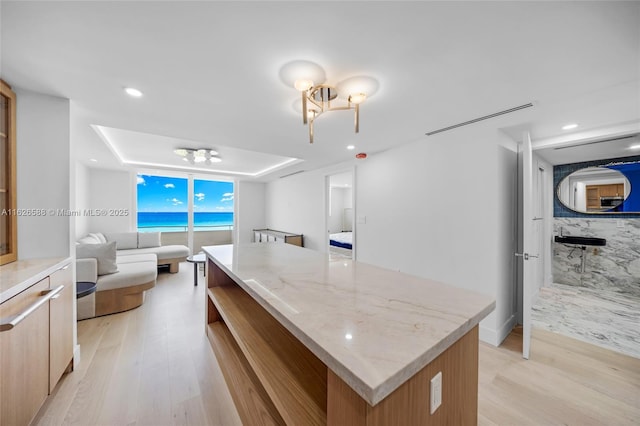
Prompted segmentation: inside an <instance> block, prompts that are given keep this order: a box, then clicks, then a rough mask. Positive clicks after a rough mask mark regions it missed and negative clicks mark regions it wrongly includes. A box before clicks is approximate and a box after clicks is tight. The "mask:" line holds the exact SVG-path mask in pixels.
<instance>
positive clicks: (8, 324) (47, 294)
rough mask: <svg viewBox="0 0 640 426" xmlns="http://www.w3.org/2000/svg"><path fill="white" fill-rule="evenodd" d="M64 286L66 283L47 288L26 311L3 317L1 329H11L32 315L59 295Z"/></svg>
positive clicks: (0, 322)
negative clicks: (50, 288)
mask: <svg viewBox="0 0 640 426" xmlns="http://www.w3.org/2000/svg"><path fill="white" fill-rule="evenodd" d="M63 288H64V285H59V286H58V287H56V288H54V289H53V290H45V291H43V292H41V293H40V299H38V301H36V302H35V303H34V304H32V305H31V306H29V307H28V308H27V309H25V310H24V311H22V312H20V313H19V314H18V315H14V316H11V317H8V318H3V319H2V320H1V321H0V331H7V330H11V329H12V328H14V327H15V326H16V325H18V324H20V323H21V322H22V320H23V319H25V318H26V317H28V316H29V315H31V314H32V313H33V312H34V311H35V310H36V309H38V308H39V307H40V306H42V305H44V304H45V303H46V302H48V301H49V300H50V299H53V298H54V297H57V295H59V294H60V292H61V291H62V289H63Z"/></svg>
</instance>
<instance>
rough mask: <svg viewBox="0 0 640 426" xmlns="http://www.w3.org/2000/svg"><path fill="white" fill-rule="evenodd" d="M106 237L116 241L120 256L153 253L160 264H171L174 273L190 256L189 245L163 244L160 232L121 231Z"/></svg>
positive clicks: (107, 239)
mask: <svg viewBox="0 0 640 426" xmlns="http://www.w3.org/2000/svg"><path fill="white" fill-rule="evenodd" d="M89 235H99V234H89ZM104 237H105V239H106V241H105V242H110V241H115V242H116V250H117V253H118V256H122V255H132V254H150V253H152V254H155V255H156V257H157V259H158V266H160V265H169V272H171V273H172V274H175V273H176V272H178V268H179V265H180V262H184V261H185V260H187V256H189V248H188V247H187V246H183V245H169V246H163V245H162V244H161V242H160V232H119V233H112V234H105V235H104Z"/></svg>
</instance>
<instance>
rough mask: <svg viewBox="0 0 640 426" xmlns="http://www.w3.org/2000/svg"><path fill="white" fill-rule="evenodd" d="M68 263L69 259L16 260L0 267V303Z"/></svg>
mask: <svg viewBox="0 0 640 426" xmlns="http://www.w3.org/2000/svg"><path fill="white" fill-rule="evenodd" d="M69 263H71V258H70V257H55V258H47V259H27V260H17V261H15V262H11V263H8V264H6V265H3V266H0V303H2V302H4V301H5V300H8V299H11V298H12V297H13V296H15V295H16V294H18V293H20V292H22V291H24V290H26V289H27V288H29V287H31V286H32V285H34V284H35V283H37V282H38V281H40V280H42V279H44V278H45V277H48V276H49V275H51V274H52V273H54V272H55V271H57V270H58V269H61V268H63V267H64V266H65V265H67V264H69Z"/></svg>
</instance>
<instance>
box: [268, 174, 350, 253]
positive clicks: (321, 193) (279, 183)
mask: <svg viewBox="0 0 640 426" xmlns="http://www.w3.org/2000/svg"><path fill="white" fill-rule="evenodd" d="M345 170H353V166H352V165H351V163H343V164H338V165H336V166H332V167H329V168H326V169H322V170H314V171H311V172H306V173H300V174H296V175H293V176H288V177H285V178H281V179H277V180H275V181H272V182H269V183H268V184H267V186H266V192H265V206H266V223H267V227H268V228H271V229H276V230H278V231H284V232H293V233H296V234H303V241H304V246H305V247H306V248H310V249H313V250H318V251H322V252H326V251H327V250H328V249H327V247H328V245H329V237H328V233H327V229H325V216H326V215H325V193H326V179H327V176H328V175H331V174H335V173H337V172H344V171H345ZM326 226H328V224H327V225H326Z"/></svg>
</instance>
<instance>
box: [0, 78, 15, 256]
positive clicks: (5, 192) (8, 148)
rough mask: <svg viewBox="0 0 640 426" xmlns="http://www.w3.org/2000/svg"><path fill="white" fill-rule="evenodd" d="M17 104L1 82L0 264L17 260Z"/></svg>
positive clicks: (10, 91)
mask: <svg viewBox="0 0 640 426" xmlns="http://www.w3.org/2000/svg"><path fill="white" fill-rule="evenodd" d="M15 105H16V95H15V93H13V91H12V90H11V88H10V87H9V85H8V84H6V83H5V82H4V81H2V80H0V211H3V212H4V213H2V214H1V215H0V265H5V264H7V263H9V262H13V261H15V260H16V259H17V258H18V222H17V216H16V212H15V209H16V207H17V205H16V202H17V201H16V106H15ZM7 212H8V214H6V213H7Z"/></svg>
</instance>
